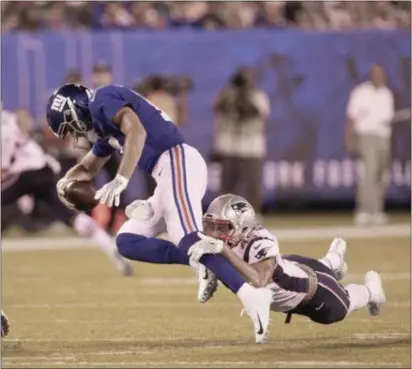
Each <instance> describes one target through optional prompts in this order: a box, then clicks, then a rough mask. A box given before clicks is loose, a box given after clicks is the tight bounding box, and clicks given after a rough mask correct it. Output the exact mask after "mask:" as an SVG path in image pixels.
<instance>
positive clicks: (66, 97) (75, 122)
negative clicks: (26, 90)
mask: <svg viewBox="0 0 412 369" xmlns="http://www.w3.org/2000/svg"><path fill="white" fill-rule="evenodd" d="M91 96H92V91H91V90H89V89H88V88H86V87H84V86H82V85H78V84H67V85H63V86H60V87H59V88H57V89H56V90H55V91H54V92H53V94H52V95H51V96H50V98H49V102H48V103H47V114H46V116H47V123H48V125H49V127H50V129H51V130H52V131H53V133H54V135H55V136H56V137H57V138H59V139H62V138H64V137H66V135H67V134H70V135H71V136H72V137H73V140H74V145H75V146H77V141H78V139H79V138H80V137H86V136H87V132H88V131H90V130H92V118H91V116H90V112H89V99H90V98H91Z"/></svg>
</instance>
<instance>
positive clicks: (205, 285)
mask: <svg viewBox="0 0 412 369" xmlns="http://www.w3.org/2000/svg"><path fill="white" fill-rule="evenodd" d="M197 277H198V280H199V291H198V295H197V299H198V301H199V302H200V303H202V304H203V303H205V302H207V301H209V300H210V299H211V298H212V297H213V295H214V293H215V292H216V290H217V285H218V283H217V278H216V275H215V274H214V273H212V272H211V271H210V270H208V269H207V268H206V267H205V266H203V265H200V267H199V269H198V270H197Z"/></svg>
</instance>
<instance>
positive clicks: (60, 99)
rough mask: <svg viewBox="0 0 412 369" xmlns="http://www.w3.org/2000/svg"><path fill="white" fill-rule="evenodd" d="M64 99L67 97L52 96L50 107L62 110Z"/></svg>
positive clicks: (64, 103)
mask: <svg viewBox="0 0 412 369" xmlns="http://www.w3.org/2000/svg"><path fill="white" fill-rule="evenodd" d="M66 101H67V99H66V98H65V97H64V96H62V95H56V97H55V98H54V100H53V102H52V105H51V107H50V109H51V110H56V111H59V112H62V111H63V109H64V106H65V105H66Z"/></svg>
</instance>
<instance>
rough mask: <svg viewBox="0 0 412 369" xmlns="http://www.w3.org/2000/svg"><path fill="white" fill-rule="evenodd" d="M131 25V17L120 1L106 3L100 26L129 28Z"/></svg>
mask: <svg viewBox="0 0 412 369" xmlns="http://www.w3.org/2000/svg"><path fill="white" fill-rule="evenodd" d="M132 24H133V17H132V15H131V14H130V13H129V12H128V11H127V10H126V9H125V7H124V4H123V3H122V2H120V1H113V2H107V3H106V4H105V8H104V12H103V15H102V16H101V18H100V25H101V26H102V27H104V28H110V27H112V28H116V27H130V26H131V25H132Z"/></svg>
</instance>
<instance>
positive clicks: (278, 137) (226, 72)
mask: <svg viewBox="0 0 412 369" xmlns="http://www.w3.org/2000/svg"><path fill="white" fill-rule="evenodd" d="M1 17H2V24H1V27H2V46H1V47H2V103H3V109H5V110H7V111H10V112H13V113H15V114H16V116H17V119H18V122H19V124H20V126H21V128H22V129H23V130H25V131H26V132H27V133H28V134H30V135H31V136H32V137H33V138H34V139H35V140H36V141H38V142H39V143H40V144H41V145H42V146H43V147H44V149H45V150H46V151H47V152H48V153H49V154H50V155H52V156H54V157H55V158H56V159H57V160H59V161H60V163H61V165H62V168H63V172H62V173H64V172H65V171H66V170H67V169H68V168H69V167H70V166H72V165H73V164H75V163H76V161H77V160H78V158H79V157H81V156H82V155H84V152H81V151H79V150H75V149H73V148H72V146H71V142H70V139H68V140H67V141H66V142H59V141H57V140H55V139H54V137H53V136H51V134H50V132H49V131H48V129H47V127H46V125H45V121H44V118H45V102H46V100H47V98H48V96H49V94H50V93H51V92H52V91H53V90H54V89H55V88H56V87H57V86H59V85H60V84H63V83H65V82H72V83H83V84H85V85H87V86H89V87H92V88H93V87H97V86H100V85H104V84H109V83H114V84H121V85H125V86H129V87H131V88H133V89H135V90H136V91H138V92H139V93H141V94H143V95H144V96H146V97H147V98H148V99H149V100H151V101H152V102H154V103H155V104H156V105H158V106H159V107H160V108H162V109H163V110H165V111H166V112H167V114H168V115H169V116H171V117H172V118H173V119H174V121H175V123H176V124H177V125H178V126H180V127H181V128H182V130H183V132H184V135H185V137H186V138H187V141H188V143H189V144H191V145H193V146H195V147H196V148H198V149H199V150H200V151H201V153H202V154H203V155H204V157H205V158H207V161H208V164H209V189H208V193H207V195H206V197H205V199H204V202H205V206H206V205H207V204H208V203H209V202H210V201H211V199H213V197H214V196H216V195H218V194H219V193H223V192H236V193H240V194H243V195H244V196H245V197H246V198H247V199H248V200H249V201H250V202H251V203H252V204H253V205H254V206H255V208H256V209H257V213H259V214H267V213H272V212H274V213H275V214H280V215H282V214H287V213H288V212H289V213H292V214H293V213H294V212H299V213H302V212H309V213H310V214H311V213H314V212H319V211H322V212H332V211H333V212H336V211H339V212H346V214H348V216H350V217H351V218H352V217H353V221H355V222H356V223H358V224H359V225H366V223H367V222H366V221H365V219H363V221H362V219H360V218H362V215H364V214H367V215H368V214H369V213H370V214H369V215H376V219H375V223H377V224H382V223H386V222H387V221H388V218H387V216H386V213H387V211H388V210H389V211H392V210H396V211H408V212H409V210H410V168H411V167H410V157H411V155H410V154H411V140H410V137H411V136H410V135H411V131H410V103H411V89H410V81H411V69H410V68H411V50H410V46H411V45H410V43H411V37H410V26H411V24H410V22H411V3H410V2H403V1H377V2H361V1H357V2H343V1H328V2H326V1H323V2H322V1H319V2H298V1H277V2H255V1H251V2H237V1H233V2H205V1H198V2H175V1H170V2H169V1H168V2H166V1H153V2H142V1H134V2H128V1H124V2H120V1H119V2H101V1H96V2H87V1H61V2H51V1H37V2H25V1H3V2H2V3H1ZM365 83H366V84H372V85H375V87H376V86H378V87H379V88H381V89H387V90H388V91H389V95H390V96H392V98H393V101H394V106H393V109H392V108H391V109H390V110H391V112H390V116H389V118H385V119H386V120H385V119H384V118H382V117H381V115H383V114H384V112H382V111H381V110H382V109H380V106H381V103H380V102H379V101H380V100H379V98H377V97H376V96H375V95H374V94H373V93H372V92H366V95H365V94H364V95H362V96H360V95H359V94H356V93H354V91H355V90H356V89H359V88H362V86H363V87H365V86H367V85H365ZM383 104H386V105H388V104H389V105H390V103H389V102H388V101H386V100H385V101H384V102H383ZM375 107H376V109H375ZM362 109H366V111H367V112H368V114H370V115H371V116H373V118H371V119H372V121H371V122H369V123H368V127H367V129H366V131H365V130H364V129H363V128H362V127H361V128H359V125H361V126H362V124H361V123H360V122H359V121H361V120H362V119H364V118H363V117H360V118H359V117H357V115H356V114H357V113H356V112H358V111H361V113H362V111H364V110H362ZM368 109H369V110H368ZM392 110H393V111H392ZM358 115H359V114H358ZM361 115H362V114H361ZM358 118H359V119H358ZM358 120H359V121H358ZM382 120H385V122H383V121H382ZM382 124H383V125H386V126H387V128H385V129H384V132H383V133H382V129H381V128H382V127H381V126H382ZM380 145H383V147H384V149H382V151H379V150H378V149H377V148H378V147H380ZM375 149H376V150H378V151H376V150H375ZM380 158H383V159H382V160H381V159H380ZM118 162H119V158H117V157H114V158H113V159H112V160H111V162H109V164H108V166H106V167H105V169H104V171H103V172H102V173H101V175H99V177H98V180H97V182H98V185H101V184H103V183H104V182H105V181H107V180H108V179H109V178H110V177H112V176H113V175H114V173H115V172H116V169H117V165H118ZM362 176H363V177H362ZM360 178H364V181H363V182H362V181H361V180H360ZM2 179H3V178H2ZM361 182H362V183H361ZM153 186H154V184H153V181H152V180H151V178H146V177H145V176H143V175H142V174H141V173H139V172H136V173H135V176H134V178H133V181H132V183H131V184H130V185H129V188H128V192H127V194H126V195H125V196H124V199H123V200H124V201H123V207H124V206H125V205H126V204H127V203H129V202H130V201H132V200H133V199H135V198H146V197H148V196H150V194H151V193H152V192H153ZM379 186H380V187H379ZM375 187H377V188H376V189H375V190H376V191H375V192H376V196H370V194H369V192H372V190H371V191H368V189H370V188H372V189H373V188H375ZM365 188H366V191H365ZM365 203H366V205H365ZM372 208H373V209H375V210H370V209H372ZM374 212H375V213H376V214H375V213H374ZM372 213H373V214H372ZM93 216H94V217H95V219H97V220H98V221H99V222H100V223H101V224H102V225H104V226H105V227H106V228H107V229H108V230H110V231H111V232H112V233H115V232H116V230H117V229H118V227H119V226H120V225H121V224H122V222H123V221H124V213H123V211H122V209H118V210H117V209H114V210H112V211H109V210H108V209H106V208H102V207H98V208H96V209H95V211H94V214H93ZM359 217H360V218H359ZM51 221H52V219H51V218H50V216H49V212H48V210H47V209H46V208H43V207H42V204H36V203H34V202H33V200H32V199H31V198H30V197H25V198H23V199H21V201H19V203H18V204H15V205H13V206H10V207H7V208H5V209H3V217H2V226H3V228H2V230H3V231H7V230H9V229H10V228H13V227H16V226H17V227H20V228H22V227H23V229H24V230H25V231H26V232H31V233H32V232H38V231H39V230H43V229H45V228H47V227H49V225H50V223H51Z"/></svg>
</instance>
